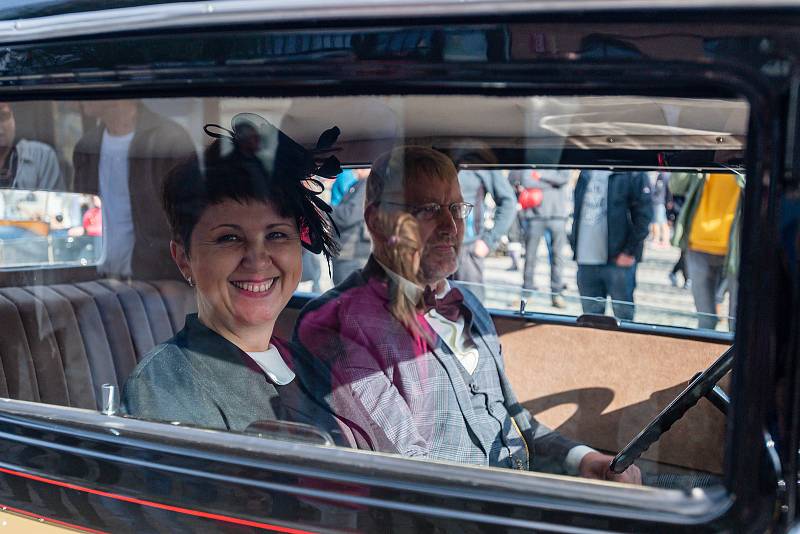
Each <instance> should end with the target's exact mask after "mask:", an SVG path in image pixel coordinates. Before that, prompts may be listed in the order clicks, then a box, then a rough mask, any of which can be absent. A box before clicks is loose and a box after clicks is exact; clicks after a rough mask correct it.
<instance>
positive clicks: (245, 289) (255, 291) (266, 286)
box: [230, 277, 277, 297]
mask: <svg viewBox="0 0 800 534" xmlns="http://www.w3.org/2000/svg"><path fill="white" fill-rule="evenodd" d="M276 280H277V277H275V278H267V279H266V280H263V281H249V280H231V281H230V284H231V285H232V286H233V287H235V288H236V289H238V290H239V291H241V292H242V293H244V294H245V295H248V296H258V297H261V296H265V295H267V294H269V292H270V290H271V289H272V287H273V286H274V285H275V281H276Z"/></svg>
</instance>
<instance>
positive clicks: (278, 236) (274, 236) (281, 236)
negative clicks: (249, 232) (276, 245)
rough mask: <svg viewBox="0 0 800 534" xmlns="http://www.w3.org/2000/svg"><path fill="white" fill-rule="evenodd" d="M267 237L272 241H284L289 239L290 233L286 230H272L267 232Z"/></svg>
mask: <svg viewBox="0 0 800 534" xmlns="http://www.w3.org/2000/svg"><path fill="white" fill-rule="evenodd" d="M267 239H269V240H270V241H283V240H285V239H289V235H288V234H286V233H285V232H270V233H268V234H267Z"/></svg>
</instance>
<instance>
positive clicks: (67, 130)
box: [0, 95, 749, 489]
mask: <svg viewBox="0 0 800 534" xmlns="http://www.w3.org/2000/svg"><path fill="white" fill-rule="evenodd" d="M0 112H2V110H1V109H0ZM8 114H11V117H8V116H7V117H6V120H5V121H2V124H5V123H7V122H8V121H9V120H13V119H14V118H16V119H15V122H16V124H17V125H16V133H15V134H11V135H9V136H7V137H8V139H9V140H8V143H7V144H9V145H10V146H7V147H5V154H6V156H5V157H6V160H5V161H6V163H5V164H4V168H3V169H2V170H0V173H5V174H6V175H11V174H13V173H14V172H17V173H20V172H23V170H24V171H25V172H27V173H29V174H28V175H26V176H27V177H26V178H25V180H24V181H23V180H18V181H16V182H15V181H14V179H13V178H10V179H7V180H6V182H7V184H6V185H7V186H6V187H5V188H4V189H2V191H0V193H2V197H1V198H2V199H3V201H4V202H5V205H7V206H11V205H13V206H15V209H17V210H18V211H22V210H23V208H25V206H26V205H27V204H26V203H28V204H36V206H38V205H39V204H47V202H50V203H51V204H55V203H58V202H60V203H62V204H64V205H65V206H68V207H65V208H64V210H65V211H64V215H62V217H61V220H58V219H57V217H56V215H57V214H56V215H53V213H55V212H53V210H51V209H50V208H47V207H45V208H41V209H47V210H50V211H46V212H42V213H46V215H42V216H38V218H37V217H34V216H27V217H22V216H20V218H17V219H14V221H17V222H14V223H9V224H6V223H5V221H6V220H11V217H10V216H9V215H8V213H6V215H5V216H4V220H3V223H2V224H0V240H2V241H0V247H2V248H1V249H0V250H2V251H3V255H2V261H3V262H6V263H3V264H2V267H14V268H16V269H17V271H19V270H20V269H21V270H22V271H21V272H22V273H23V274H22V280H23V282H22V283H20V282H19V280H20V278H13V279H12V278H9V279H8V280H9V281H8V282H7V283H5V284H4V286H3V287H2V288H0V308H2V314H3V316H4V317H7V318H8V320H9V323H8V324H11V325H12V326H11V327H10V328H11V329H10V331H9V333H8V335H6V336H4V338H3V340H2V342H0V343H3V346H2V347H0V354H4V355H6V354H7V355H13V356H9V359H8V360H4V361H3V365H4V369H5V371H4V373H5V375H4V381H2V382H0V387H2V388H4V390H0V391H1V392H2V393H3V394H4V395H5V396H7V397H10V398H14V399H22V400H30V401H36V402H41V403H48V404H59V405H67V406H72V407H77V408H85V409H92V410H97V409H101V408H104V406H103V404H104V403H103V395H104V394H105V395H107V396H108V395H112V396H113V395H117V396H119V398H120V399H121V403H122V404H121V407H120V408H119V410H120V411H121V413H122V414H124V415H127V416H129V417H135V418H141V419H146V420H153V421H160V422H166V423H172V422H174V423H179V424H182V425H188V426H198V427H203V428H209V429H214V430H222V431H226V430H227V431H232V432H247V431H248V429H250V431H253V430H252V429H253V428H255V429H256V430H255V431H254V432H256V433H258V434H259V435H262V436H265V437H267V438H276V437H277V439H289V440H293V439H296V440H298V441H305V442H312V443H317V444H322V445H320V446H323V447H331V446H335V447H338V448H342V449H345V448H359V449H366V450H372V451H375V452H378V453H382V454H387V455H394V456H397V457H412V458H417V459H424V460H429V461H435V462H443V465H444V463H448V462H455V463H461V464H465V465H473V466H479V467H485V468H503V469H505V471H504V472H505V473H507V474H508V476H509V477H511V476H514V471H515V470H519V471H528V470H532V471H542V472H548V473H554V474H559V475H571V476H583V477H588V478H600V479H610V480H614V481H617V482H621V483H630V484H633V483H637V484H638V483H641V482H643V483H644V484H646V485H649V486H656V487H662V488H672V489H690V488H693V487H709V486H713V485H717V484H721V481H722V477H723V474H724V473H723V457H724V450H725V435H726V434H725V425H726V417H725V415H724V414H723V413H721V412H720V411H719V410H717V409H716V408H714V406H713V405H712V404H711V403H710V402H708V401H707V400H700V402H699V403H696V404H697V405H696V406H695V407H692V406H693V403H689V402H688V401H685V400H684V401H681V402H679V403H678V404H681V405H682V406H680V408H682V410H683V412H687V413H686V415H685V416H683V413H681V414H680V415H681V416H682V417H680V418H679V419H680V420H679V421H678V422H677V423H676V424H675V425H674V426H673V427H672V430H670V431H669V432H665V433H664V435H663V436H662V438H661V439H660V440H659V441H658V442H655V443H651V442H649V440H650V438H651V437H652V433H650V434H647V436H645V438H646V439H645V438H642V439H639V440H638V441H636V442H635V443H634V447H633V452H631V451H628V452H629V454H627V456H625V457H623V458H621V459H619V458H618V459H617V460H618V462H619V463H617V464H616V465H617V466H620V465H621V466H622V468H621V469H620V471H623V470H624V468H626V467H628V465H629V464H630V463H632V462H633V461H634V460H636V463H635V465H634V466H633V467H631V468H628V470H627V471H625V472H624V473H622V474H619V473H612V471H610V470H609V462H610V461H611V459H612V458H613V456H614V455H615V454H616V453H617V452H618V451H620V450H621V449H622V448H623V447H624V446H625V445H626V444H628V442H630V441H631V440H633V439H634V438H635V437H637V434H638V433H639V431H640V430H642V429H643V428H644V427H645V426H646V425H647V423H648V422H649V421H650V420H651V419H653V418H654V417H656V416H657V415H658V414H659V412H660V411H661V410H662V409H664V408H666V407H667V406H668V405H670V402H671V401H672V400H673V399H674V398H675V397H677V396H678V395H679V394H680V393H681V392H683V391H684V390H685V389H686V387H687V384H688V383H689V381H690V380H692V377H693V375H694V374H695V373H696V372H698V371H700V370H702V369H705V368H707V367H709V366H711V365H712V364H714V363H715V362H717V367H715V368H713V369H714V372H713V373H711V375H713V378H714V380H713V381H711V380H712V379H711V378H708V377H706V376H701V377H700V379H698V380H695V381H694V382H693V383H692V385H693V387H694V389H693V390H692V393H691V394H690V395H689V397H693V398H694V400H695V401H696V400H697V398H698V397H700V396H702V395H698V394H697V393H698V392H699V391H701V389H702V388H705V389H702V394H705V393H706V392H707V390H708V389H710V388H709V387H708V386H709V384H711V385H713V384H714V383H715V382H716V379H717V378H719V376H721V375H726V373H725V372H724V371H725V370H727V369H729V368H730V367H729V366H730V362H729V361H727V360H725V361H717V359H718V358H720V357H722V356H724V355H725V354H726V349H727V348H728V346H729V345H730V343H731V341H732V333H733V332H734V331H735V316H736V295H737V281H738V261H739V235H740V232H741V223H742V206H743V195H744V187H745V182H746V176H745V173H744V167H743V155H744V153H745V150H746V146H745V139H746V134H747V131H746V125H747V123H748V115H749V107H748V104H747V102H746V101H744V100H741V99H720V98H710V97H709V98H666V97H645V96H636V95H630V96H557V97H556V96H547V95H532V96H524V97H522V96H515V97H502V98H501V97H489V96H463V95H462V96H457V95H453V96H429V95H428V96H425V95H417V96H414V95H410V96H364V97H355V96H353V97H330V98H315V97H306V98H293V99H288V98H283V99H281V98H230V97H219V98H215V97H204V98H164V99H145V100H85V101H80V102H77V101H70V102H67V101H42V102H23V103H15V104H14V105H12V106H9V108H8V111H7V115H8ZM2 117H3V116H2V115H0V119H2ZM2 124H0V126H2ZM2 138H3V137H2V136H0V140H1V139H2ZM26 144H27V145H28V147H26ZM31 146H32V147H33V149H31V148H30V147H31ZM2 148H3V147H0V149H2ZM25 150H33V151H32V152H31V153H30V154H27V155H26V154H25V153H24V151H25ZM13 154H17V155H16V156H13ZM23 156H25V157H23ZM14 158H16V160H15V159H14ZM50 158H51V159H52V161H54V162H55V164H56V167H54V168H53V169H51V171H53V172H54V173H55V174H56V175H57V178H56V179H54V180H53V181H51V182H47V183H46V180H47V176H46V173H45V165H46V164H47V161H48V160H49V159H50ZM13 161H17V162H18V163H17V166H16V168H15V166H14V165H12V164H11V162H13ZM23 165H24V166H29V168H27V167H26V168H25V169H23ZM8 177H9V176H6V178H8ZM0 178H2V177H0ZM23 185H24V186H25V187H22V186H23ZM31 195H33V196H34V197H35V198H33V199H31V198H30V197H31ZM11 199H16V200H11ZM84 208H85V209H84ZM25 209H27V208H25ZM37 209H39V208H37ZM67 212H69V215H66V213H67ZM73 212H75V213H74V215H73ZM92 213H94V214H95V215H98V216H99V217H93V216H92ZM87 214H89V215H88V216H87ZM98 218H99V219H100V220H98ZM31 221H37V222H39V223H42V224H41V225H38V226H36V225H33V223H32V222H31ZM23 223H24V224H23ZM39 226H41V227H42V228H41V229H39V228H38V227H39ZM71 229H76V230H74V231H73V233H74V235H72V234H71V233H70V232H71ZM64 232H66V234H67V236H68V237H74V238H78V237H81V238H84V239H86V240H87V241H86V243H85V244H82V245H80V246H77V245H76V246H77V249H79V250H76V255H75V256H74V261H75V262H76V263H75V264H74V265H76V266H77V265H80V266H82V267H84V268H83V269H78V270H77V271H73V270H64V273H63V275H61V277H60V278H58V279H56V280H55V283H48V284H41V283H39V282H38V279H37V273H40V272H41V269H43V268H44V267H50V266H52V265H53V264H59V258H58V253H56V257H55V259H54V258H53V257H52V256H53V253H52V251H51V250H52V249H53V247H55V246H56V245H54V243H55V242H56V240H57V239H58V238H59V237H58V236H60V235H61V234H63V233H64ZM78 234H80V235H78ZM84 236H85V237H84ZM89 238H91V239H89ZM43 239H44V241H45V244H46V246H45V244H41V245H40V243H41V242H42V240H43ZM11 241H13V242H14V243H24V244H25V247H31V248H36V247H41V249H39V248H37V254H43V255H44V256H43V257H42V258H38V257H37V259H33V260H19V259H12V258H11V255H12V252H13V254H17V252H14V251H15V250H16V248H15V247H16V245H12V243H11ZM87 247H88V248H87ZM328 256H329V257H328ZM33 264H35V267H34V265H33ZM26 273H27V274H26ZM312 298H315V299H314V300H311V299H312ZM303 306H305V307H304V308H302V307H303ZM301 308H302V310H301ZM265 332H272V336H270V335H267V334H265ZM53 359H55V360H56V361H60V364H58V365H55V366H53V365H50V366H44V365H43V364H44V362H45V361H52V360H53ZM726 362H727V363H726ZM726 365H727V367H725V366H726ZM720 369H722V371H720ZM715 373H716V374H715ZM711 375H709V376H711ZM727 380H729V379H728V378H727V375H726V378H724V379H723V381H722V383H721V384H722V386H723V388H727ZM104 385H109V386H112V387H113V388H112V389H113V390H115V391H116V393H109V389H108V388H106V390H105V391H104V389H103V386H104ZM698 388H701V389H698ZM190 392H191V395H189V393H190ZM111 404H112V405H113V404H115V403H114V402H113V401H112V402H111ZM690 408H691V409H690ZM111 411H113V406H112V408H111ZM672 415H674V412H673V414H672ZM270 420H272V421H274V420H282V421H286V422H287V425H286V427H285V428H278V429H277V430H276V429H274V428H273V427H272V426H270V424H269V423H264V422H263V421H270ZM259 422H261V423H260V424H259ZM254 425H255V426H254ZM292 425H300V426H292ZM302 425H306V426H305V427H304V426H302ZM657 426H658V427H659V428H660V429H661V430H664V429H666V428H668V427H669V425H664V424H663V421H662V422H661V423H659V424H658V425H657ZM166 428H169V427H165V429H166ZM265 428H266V429H267V430H264V429H265ZM259 429H260V430H259ZM166 431H168V430H165V432H166ZM304 436H305V437H304ZM308 436H311V437H308ZM331 443H333V444H334V445H331ZM639 455H642V456H641V458H639Z"/></svg>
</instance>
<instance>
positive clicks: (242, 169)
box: [203, 113, 342, 259]
mask: <svg viewBox="0 0 800 534" xmlns="http://www.w3.org/2000/svg"><path fill="white" fill-rule="evenodd" d="M203 130H204V131H205V133H206V134H207V135H209V136H211V137H214V138H215V139H216V141H214V143H212V145H211V146H210V147H209V148H208V149H207V150H206V153H205V158H204V164H205V169H204V173H203V174H204V175H205V180H204V181H205V188H204V189H205V190H206V194H207V199H208V201H209V202H214V201H215V199H222V198H226V197H227V198H233V199H235V200H246V199H252V198H255V199H260V200H269V201H272V202H273V203H274V204H275V205H276V207H277V208H278V209H279V210H280V211H281V212H282V213H283V214H284V215H286V216H292V217H294V218H295V219H296V220H297V223H298V226H299V228H300V238H301V240H302V243H303V247H305V248H306V249H308V250H309V251H311V252H313V253H315V254H318V253H320V252H321V253H323V254H325V256H326V257H327V258H328V259H330V258H331V257H332V256H335V255H336V254H337V253H338V248H339V247H338V244H337V243H336V240H335V238H334V233H335V234H337V235H338V230H337V228H336V225H335V223H334V222H333V220H332V219H331V217H330V214H331V211H332V210H331V207H330V206H329V205H328V204H327V203H326V202H325V201H324V200H322V199H321V198H320V194H321V193H322V192H323V191H324V189H325V187H324V185H323V184H322V182H321V181H320V180H319V179H317V178H316V177H322V178H335V177H336V176H337V175H338V174H340V173H341V172H342V168H341V165H340V164H339V160H338V159H337V158H336V156H333V155H331V154H330V153H331V152H334V151H335V150H336V149H335V148H334V147H333V145H334V143H335V142H336V139H337V138H338V137H339V134H340V130H339V128H338V127H336V126H334V127H332V128H329V129H328V130H325V131H324V132H322V135H320V137H319V140H318V141H317V144H316V146H315V147H314V148H313V149H307V148H305V147H303V146H302V145H300V144H299V143H297V142H295V141H294V140H293V139H292V138H290V137H289V136H288V135H286V134H285V133H283V132H282V131H280V130H279V129H278V128H276V127H275V126H273V125H272V124H271V123H270V122H269V121H267V120H266V119H264V118H263V117H261V116H259V115H256V114H255V113H240V114H238V115H236V116H235V117H233V119H232V120H231V129H227V128H223V127H222V126H219V125H217V124H207V125H205V127H204V128H203Z"/></svg>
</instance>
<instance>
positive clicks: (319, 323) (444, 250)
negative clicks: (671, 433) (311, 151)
mask: <svg viewBox="0 0 800 534" xmlns="http://www.w3.org/2000/svg"><path fill="white" fill-rule="evenodd" d="M471 209H472V205H471V204H469V203H467V202H464V200H463V198H462V195H461V190H460V188H459V182H458V176H457V172H456V168H455V166H454V165H453V163H452V161H450V160H449V159H448V158H447V157H446V156H444V155H443V154H441V153H439V152H437V151H435V150H432V149H429V148H424V147H412V146H408V147H398V148H396V149H394V150H392V151H391V152H390V153H389V154H386V155H384V156H381V157H379V158H378V159H377V160H376V161H375V163H374V164H373V167H372V171H371V173H370V175H369V178H368V179H367V198H366V209H365V219H366V222H367V226H368V228H369V231H370V234H371V235H372V241H373V255H372V256H371V257H370V259H369V261H368V262H367V265H366V266H365V267H364V268H363V269H361V270H360V271H356V272H355V273H353V274H352V275H351V276H350V277H348V278H347V280H345V281H344V282H343V283H342V284H340V285H338V286H336V287H335V288H333V289H332V290H330V291H328V292H327V293H325V294H324V295H322V296H321V297H320V298H318V299H315V300H314V301H312V302H310V303H309V304H308V305H307V306H306V307H305V308H304V309H303V311H302V312H301V314H300V317H299V319H298V321H297V326H296V330H295V340H296V341H298V342H299V343H300V344H301V345H302V346H303V347H304V348H305V349H306V350H308V351H309V352H311V353H312V354H313V355H314V356H316V359H317V360H321V361H322V362H324V363H325V364H327V365H328V366H329V367H330V371H331V382H332V383H331V391H330V392H328V394H327V395H324V397H325V398H324V399H323V400H324V401H326V402H328V403H329V405H330V406H331V408H332V409H333V411H334V413H336V414H337V415H338V416H340V418H341V419H342V420H344V421H347V422H348V423H347V424H348V427H349V428H350V430H351V431H352V433H353V435H354V436H356V441H357V442H358V443H359V446H360V447H363V448H370V449H372V450H376V451H381V452H388V453H395V454H402V455H405V456H410V457H418V458H428V459H434V460H447V461H455V462H461V463H465V464H472V465H484V466H497V467H507V468H513V469H522V470H528V469H535V470H545V471H550V472H566V473H569V474H579V475H581V476H587V477H591V478H608V479H615V480H621V481H629V482H639V481H640V474H639V471H638V469H636V468H635V467H634V468H632V469H630V470H629V471H626V472H625V473H623V474H622V475H612V474H611V473H610V472H609V470H608V464H609V462H610V460H611V458H610V457H609V456H606V455H603V454H600V453H598V452H596V451H594V450H592V449H590V448H588V447H586V446H583V445H581V444H579V443H575V442H573V441H571V440H569V439H567V438H565V437H563V436H561V435H559V434H558V433H556V432H553V431H551V430H550V429H548V428H546V427H544V426H543V425H540V424H539V423H538V422H537V421H536V420H535V419H534V418H533V417H532V416H531V415H530V413H529V412H528V411H527V410H525V409H524V408H523V407H522V406H521V405H520V404H519V403H518V402H517V400H516V398H515V396H514V393H513V391H512V390H511V385H510V383H509V381H508V378H507V376H506V374H505V371H504V363H503V357H502V353H501V349H500V343H499V339H498V336H497V333H496V331H495V329H494V325H493V323H492V318H491V316H490V315H489V312H488V311H487V310H486V309H485V308H484V307H483V306H482V305H481V303H480V302H479V301H478V299H477V298H476V297H475V296H474V295H473V294H472V293H471V292H470V291H469V290H467V289H463V288H462V289H460V288H459V287H457V286H458V282H451V281H448V280H447V277H448V276H450V275H451V274H453V273H454V272H455V271H456V269H457V268H458V257H459V251H460V248H461V244H462V241H463V238H464V224H465V219H466V218H467V217H468V215H469V213H470V211H471ZM407 214H410V215H412V216H413V217H414V220H415V221H416V225H415V226H416V227H417V232H416V233H417V238H418V243H417V244H418V246H417V249H416V250H417V251H418V255H417V256H416V259H417V260H418V266H419V269H418V272H417V273H416V274H415V275H414V276H415V278H416V280H409V279H408V278H404V277H402V276H400V275H399V274H398V273H397V271H396V270H394V269H392V267H391V266H392V265H396V261H395V260H396V259H397V258H396V257H394V256H393V250H395V247H399V246H401V245H403V244H404V240H405V241H407V240H409V235H411V234H413V233H414V232H411V233H408V232H402V231H401V232H392V231H387V228H395V229H396V228H397V226H396V225H393V224H392V223H390V224H389V225H387V224H384V223H385V221H387V220H389V221H402V220H404V219H403V217H405V218H406V219H407V218H408V215H407ZM411 241H413V239H411ZM398 299H400V300H407V301H409V302H411V303H416V307H415V308H414V309H413V310H411V312H410V315H411V318H412V319H413V321H411V323H410V325H409V321H404V320H399V319H398V315H400V316H401V319H402V318H403V317H405V318H408V315H405V316H403V315H402V314H401V313H399V312H398V309H397V301H398ZM400 312H402V309H401V310H400Z"/></svg>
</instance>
